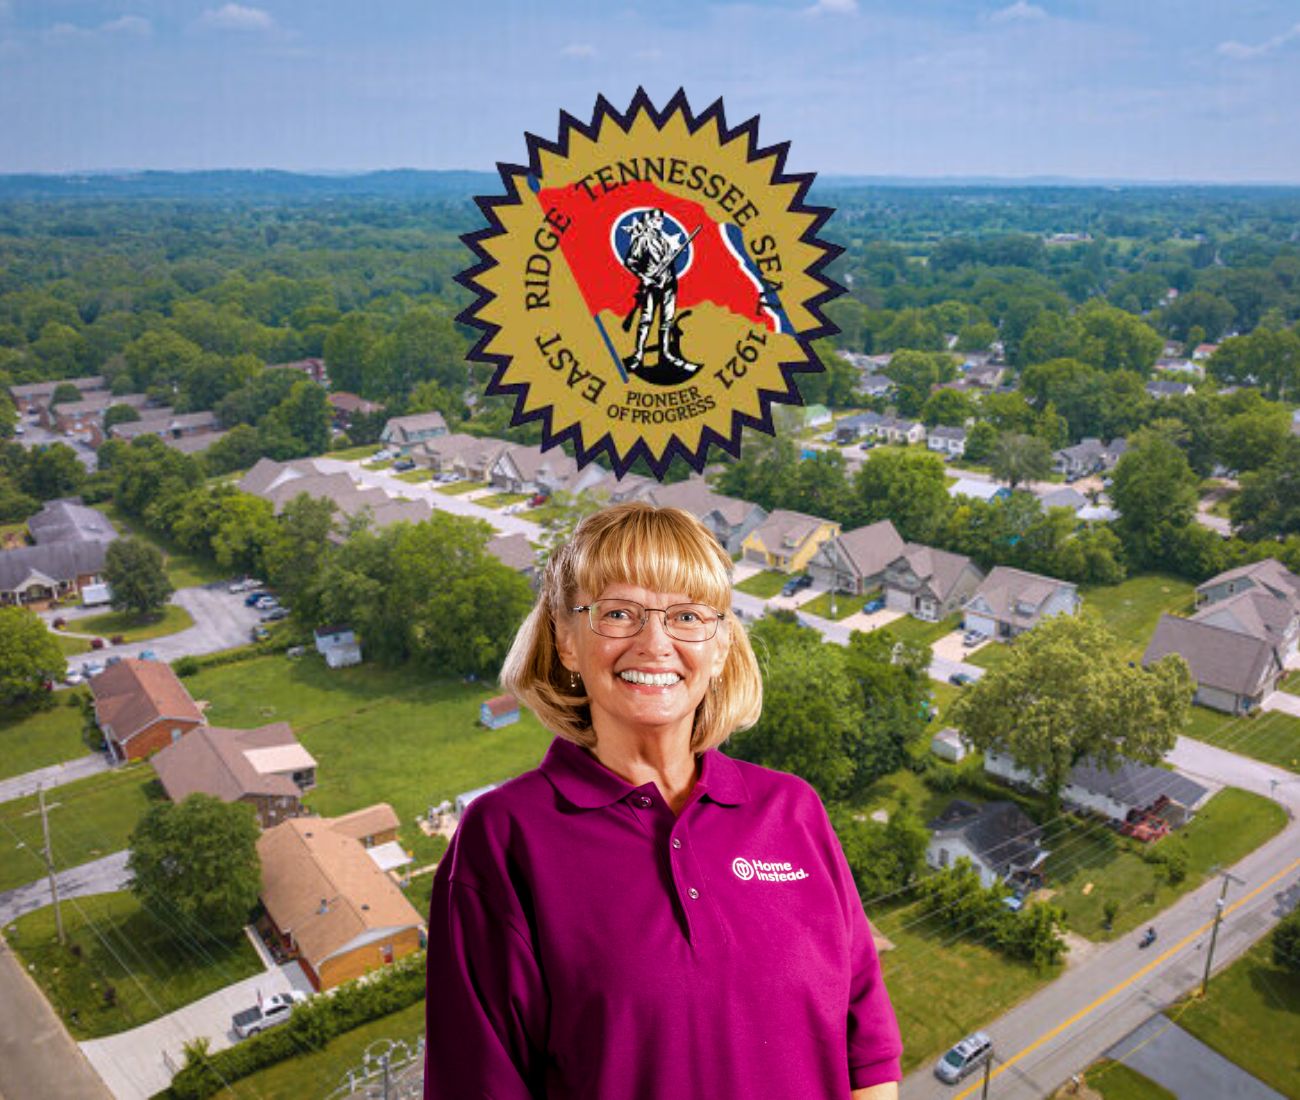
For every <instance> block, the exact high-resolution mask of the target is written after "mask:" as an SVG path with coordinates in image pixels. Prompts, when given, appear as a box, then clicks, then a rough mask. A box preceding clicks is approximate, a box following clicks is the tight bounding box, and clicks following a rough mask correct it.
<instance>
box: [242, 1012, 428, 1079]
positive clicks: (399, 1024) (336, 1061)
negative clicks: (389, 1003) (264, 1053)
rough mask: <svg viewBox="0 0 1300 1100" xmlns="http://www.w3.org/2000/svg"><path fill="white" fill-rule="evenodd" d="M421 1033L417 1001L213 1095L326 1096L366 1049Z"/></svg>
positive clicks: (411, 1040)
mask: <svg viewBox="0 0 1300 1100" xmlns="http://www.w3.org/2000/svg"><path fill="white" fill-rule="evenodd" d="M423 1034H424V1002H423V1001H419V1002H417V1003H416V1004H413V1005H410V1006H408V1007H407V1008H404V1009H402V1010H401V1011H400V1012H394V1013H393V1014H392V1015H391V1016H384V1017H382V1018H381V1019H378V1020H372V1021H371V1022H370V1023H368V1024H362V1025H361V1027H358V1028H354V1029H353V1030H352V1031H349V1032H346V1033H345V1034H343V1035H340V1036H338V1038H336V1039H333V1040H331V1041H330V1043H329V1045H328V1046H327V1047H326V1048H325V1049H324V1050H321V1051H316V1052H314V1053H312V1054H304V1055H301V1056H299V1057H297V1058H290V1059H289V1060H288V1061H285V1062H281V1063H279V1064H278V1065H274V1066H268V1067H267V1068H266V1069H264V1070H259V1071H258V1072H257V1073H254V1074H252V1075H251V1076H249V1077H244V1078H241V1079H240V1080H239V1081H237V1082H235V1086H234V1088H233V1089H225V1090H223V1091H222V1092H219V1093H217V1094H216V1097H217V1100H243V1098H245V1097H250V1096H256V1097H259V1098H260V1100H302V1097H304V1096H326V1095H328V1094H329V1093H331V1092H332V1091H333V1090H334V1089H336V1088H338V1086H339V1083H340V1082H341V1081H342V1079H343V1077H344V1075H345V1074H346V1073H347V1071H348V1070H350V1069H357V1068H360V1066H361V1060H362V1058H363V1057H364V1055H365V1053H366V1047H368V1046H369V1045H370V1044H371V1043H374V1042H378V1041H379V1040H382V1039H389V1040H401V1041H403V1042H406V1043H408V1044H410V1047H411V1049H412V1050H414V1048H415V1044H416V1041H417V1040H418V1039H419V1038H420V1037H421V1036H422V1035H423Z"/></svg>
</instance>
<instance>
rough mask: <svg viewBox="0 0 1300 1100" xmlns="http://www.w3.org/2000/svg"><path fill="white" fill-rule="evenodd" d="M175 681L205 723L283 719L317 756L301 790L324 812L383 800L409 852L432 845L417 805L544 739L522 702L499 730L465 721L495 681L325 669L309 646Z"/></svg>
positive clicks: (514, 766) (367, 668) (469, 783)
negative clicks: (515, 718) (307, 787)
mask: <svg viewBox="0 0 1300 1100" xmlns="http://www.w3.org/2000/svg"><path fill="white" fill-rule="evenodd" d="M186 685H187V686H188V687H189V689H190V692H191V693H192V694H193V695H194V697H195V698H196V699H205V700H208V701H209V703H210V706H209V708H208V711H207V716H208V720H209V721H210V722H212V723H213V724H214V725H220V726H231V727H235V728H238V729H245V728H249V727H252V726H259V725H262V724H264V723H267V722H274V721H287V722H289V723H290V724H291V725H292V726H293V729H294V732H295V733H296V734H297V735H298V738H299V739H300V740H301V741H302V743H303V744H304V745H305V746H306V747H307V749H308V751H309V752H311V754H312V756H314V757H315V758H316V762H317V771H316V781H317V784H318V785H317V787H316V789H315V790H313V791H312V792H311V793H310V794H309V795H308V796H307V797H306V799H304V801H305V802H306V803H307V804H308V805H309V806H310V807H311V808H312V809H313V810H316V811H317V812H319V813H321V814H324V815H326V816H331V815H334V814H340V813H346V812H348V811H351V810H356V809H360V808H361V807H362V806H368V805H370V804H371V803H374V802H389V803H391V804H392V806H393V808H394V809H395V810H396V811H397V814H398V817H399V818H400V819H401V821H402V833H401V839H402V843H403V844H404V846H405V847H406V848H408V849H411V850H413V851H414V852H415V854H416V859H417V862H421V863H423V862H428V861H430V860H433V859H436V858H437V857H438V855H440V854H441V848H440V846H439V845H438V844H437V842H435V841H431V840H429V839H428V838H426V837H425V836H424V835H423V834H422V833H420V831H419V830H418V828H417V827H416V826H415V824H414V819H415V817H416V815H417V814H421V813H423V812H425V811H426V810H427V809H428V808H429V806H430V805H436V804H437V803H439V802H441V801H442V800H443V799H444V798H451V799H454V798H455V797H456V795H458V794H460V793H462V792H464V791H468V790H472V789H473V788H475V787H479V786H482V785H483V784H485V783H497V782H501V781H502V780H504V779H508V778H510V777H511V776H514V775H518V774H519V773H520V772H523V771H527V770H528V769H530V768H533V767H535V766H536V765H537V763H538V762H539V761H540V759H541V756H542V753H543V752H544V751H545V749H546V746H547V745H548V744H549V743H550V734H548V733H547V732H546V731H545V730H543V729H542V727H541V724H540V723H539V722H538V721H537V720H536V718H534V717H533V715H532V714H531V713H530V712H528V711H524V712H523V716H522V718H521V719H520V721H519V722H518V723H516V724H515V725H513V726H506V727H505V728H504V729H500V730H486V729H483V728H481V727H479V726H478V725H476V724H475V723H476V722H477V720H478V710H479V704H480V703H482V702H483V700H485V699H489V698H491V697H492V696H494V695H497V694H499V693H500V689H499V688H498V687H497V685H495V684H492V683H481V682H480V683H475V684H464V683H462V682H461V681H459V680H447V679H438V678H436V677H435V676H433V675H432V674H430V673H428V672H426V671H424V670H421V669H416V668H398V669H392V668H385V667H383V666H381V665H377V664H371V663H366V664H363V665H358V666H356V667H354V668H346V669H338V670H335V671H333V672H331V671H330V670H329V669H327V668H326V667H325V664H324V662H323V661H321V660H319V659H318V658H316V657H315V656H311V657H307V658H302V659H299V660H296V661H290V660H288V659H287V658H284V657H279V656H276V657H261V658H258V659H256V660H253V661H244V662H241V663H239V664H234V665H226V666H224V667H221V668H213V669H205V670H204V671H202V672H200V673H198V674H197V675H195V676H193V677H191V678H190V679H188V680H187V681H186Z"/></svg>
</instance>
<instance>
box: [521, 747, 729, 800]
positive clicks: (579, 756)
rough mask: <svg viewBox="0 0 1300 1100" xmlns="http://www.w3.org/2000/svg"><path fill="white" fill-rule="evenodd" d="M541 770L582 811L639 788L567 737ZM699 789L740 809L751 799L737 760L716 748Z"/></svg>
mask: <svg viewBox="0 0 1300 1100" xmlns="http://www.w3.org/2000/svg"><path fill="white" fill-rule="evenodd" d="M538 770H539V771H541V773H542V774H543V775H544V776H546V778H547V779H548V780H550V782H551V785H552V786H554V787H555V789H556V790H557V791H559V792H560V794H561V796H563V798H564V799H565V800H566V801H567V802H569V803H570V804H572V805H574V806H576V807H578V808H579V809H582V810H596V809H600V808H601V807H604V806H612V805H613V804H614V803H615V802H619V801H622V800H623V799H624V798H626V797H627V796H628V795H629V794H631V793H632V792H633V791H635V790H638V789H639V788H637V787H634V786H633V785H632V784H631V783H629V782H628V781H627V780H626V779H622V778H620V777H619V776H617V775H615V774H614V773H613V772H612V771H610V770H609V769H608V768H606V767H605V766H604V765H603V764H601V762H600V761H599V760H597V759H596V758H595V757H594V756H592V755H591V753H589V752H588V751H587V750H586V749H584V748H583V747H582V746H581V745H575V744H574V743H573V742H572V741H568V740H565V739H564V738H563V737H557V738H555V739H554V740H553V741H552V742H551V747H550V748H548V749H547V750H546V755H545V756H544V757H543V758H542V762H541V764H540V766H539V769H538ZM696 788H697V789H698V790H699V792H700V794H701V796H703V797H707V798H709V799H710V800H711V801H713V802H718V803H721V804H722V805H724V806H737V805H739V804H740V803H742V802H745V801H747V800H748V798H749V790H748V788H747V787H746V786H745V780H744V777H743V776H742V775H741V774H740V769H739V768H738V767H736V763H735V761H734V760H732V759H731V758H730V757H729V756H724V755H723V754H722V753H720V752H718V751H717V750H716V749H710V750H709V751H708V752H706V753H704V755H703V756H702V757H701V760H700V778H699V780H698V781H697V782H696Z"/></svg>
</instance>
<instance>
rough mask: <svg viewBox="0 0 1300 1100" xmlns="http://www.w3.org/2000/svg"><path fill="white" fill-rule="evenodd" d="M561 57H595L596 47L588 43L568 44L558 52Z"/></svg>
mask: <svg viewBox="0 0 1300 1100" xmlns="http://www.w3.org/2000/svg"><path fill="white" fill-rule="evenodd" d="M560 56H561V57H595V56H596V47H595V46H593V45H592V44H591V43H590V42H570V43H569V44H568V45H567V46H565V47H564V49H562V50H561V51H560Z"/></svg>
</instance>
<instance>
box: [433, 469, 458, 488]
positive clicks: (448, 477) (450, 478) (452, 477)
mask: <svg viewBox="0 0 1300 1100" xmlns="http://www.w3.org/2000/svg"><path fill="white" fill-rule="evenodd" d="M433 480H434V481H440V482H442V483H443V484H444V485H451V484H452V483H453V482H456V481H459V480H460V474H454V473H452V472H451V471H448V472H447V473H445V474H439V475H438V476H437V477H435V478H434V479H433Z"/></svg>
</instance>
